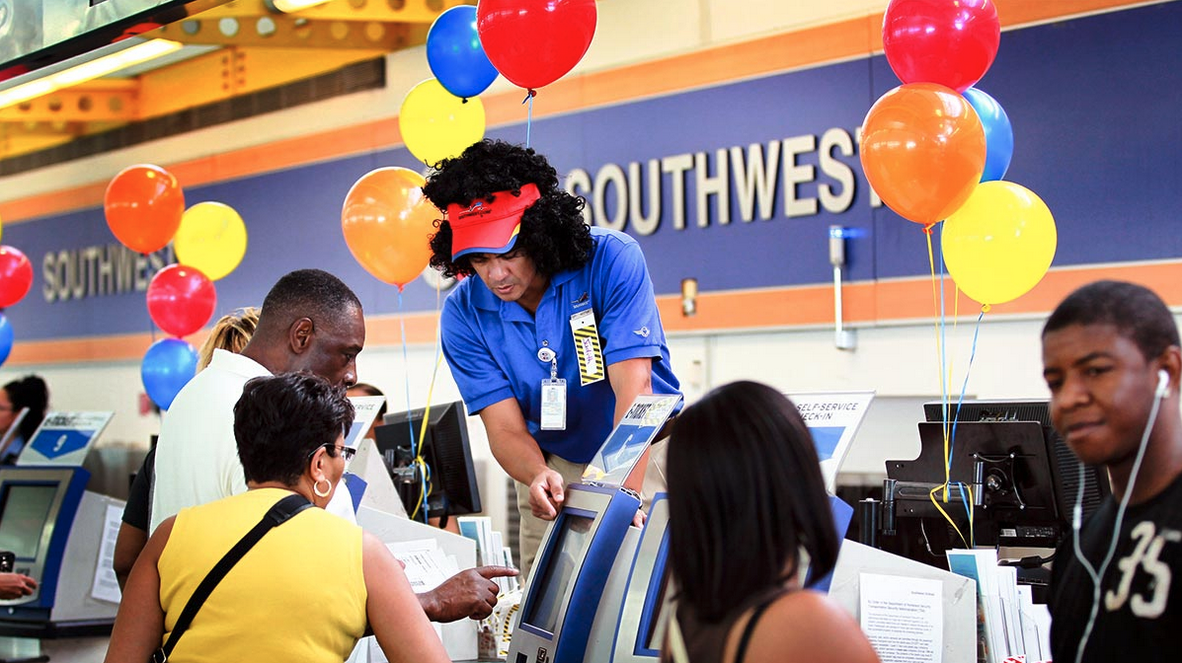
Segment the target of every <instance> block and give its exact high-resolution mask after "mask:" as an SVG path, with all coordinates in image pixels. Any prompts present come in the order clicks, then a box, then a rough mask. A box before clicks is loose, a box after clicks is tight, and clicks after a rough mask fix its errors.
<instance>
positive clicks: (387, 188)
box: [341, 167, 439, 293]
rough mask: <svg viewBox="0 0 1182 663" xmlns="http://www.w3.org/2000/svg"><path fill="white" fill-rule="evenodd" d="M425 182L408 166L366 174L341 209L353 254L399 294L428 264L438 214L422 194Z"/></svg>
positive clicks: (353, 188)
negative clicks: (394, 287) (396, 287)
mask: <svg viewBox="0 0 1182 663" xmlns="http://www.w3.org/2000/svg"><path fill="white" fill-rule="evenodd" d="M424 184H426V180H425V179H424V178H423V176H422V175H420V174H418V173H416V172H415V171H413V170H410V169H408V168H398V167H389V168H379V169H377V170H373V171H370V172H369V173H366V174H365V175H363V176H362V177H361V178H360V179H359V180H357V182H356V183H355V184H353V187H352V188H350V189H349V193H348V194H347V195H346V196H345V203H344V205H343V206H342V207H341V231H342V232H343V233H344V235H345V243H346V244H347V245H348V246H349V251H350V252H351V253H352V254H353V257H354V258H355V259H356V260H357V262H358V263H360V264H361V266H362V267H364V268H365V270H366V271H367V272H369V273H370V274H372V275H373V276H374V277H376V278H377V279H378V280H380V281H382V282H384V283H389V284H391V285H395V286H398V291H399V293H401V292H402V289H403V288H404V287H405V286H406V284H407V283H410V282H411V281H413V280H414V279H415V278H416V277H417V276H418V275H419V274H420V273H422V271H423V270H424V269H425V268H426V267H427V263H428V261H429V260H430V259H431V246H430V243H429V242H430V238H431V235H432V234H434V232H435V219H436V218H438V216H439V212H438V210H436V209H435V207H434V206H433V205H432V204H431V203H430V201H428V200H427V198H426V197H425V196H424V195H423V189H422V187H423V185H424Z"/></svg>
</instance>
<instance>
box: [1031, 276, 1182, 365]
mask: <svg viewBox="0 0 1182 663" xmlns="http://www.w3.org/2000/svg"><path fill="white" fill-rule="evenodd" d="M1071 325H1085V326H1086V325H1111V326H1112V327H1114V328H1116V330H1117V333H1119V334H1120V335H1121V336H1124V337H1125V338H1127V339H1129V340H1131V341H1132V342H1133V343H1135V344H1136V345H1137V349H1139V350H1140V351H1141V354H1142V355H1143V356H1144V357H1145V359H1155V358H1157V357H1160V356H1161V354H1162V353H1163V352H1165V350H1166V348H1168V347H1170V346H1171V345H1179V342H1178V325H1177V323H1175V322H1174V315H1173V314H1172V313H1170V309H1169V308H1168V307H1167V306H1166V304H1165V302H1163V301H1162V300H1161V298H1160V297H1158V296H1157V295H1156V294H1154V292H1153V291H1152V290H1150V289H1149V288H1146V287H1144V286H1140V285H1137V284H1135V283H1125V282H1122V281H1096V282H1095V283H1089V284H1088V285H1085V286H1083V287H1081V288H1079V289H1077V290H1076V291H1075V292H1073V293H1071V294H1070V295H1067V298H1066V299H1064V300H1063V301H1062V302H1060V303H1059V305H1058V306H1056V307H1055V310H1054V311H1053V312H1052V313H1051V316H1050V317H1049V318H1047V322H1046V324H1045V325H1043V328H1042V335H1043V337H1046V335H1047V334H1049V333H1051V332H1053V331H1058V330H1060V329H1063V328H1064V327H1069V326H1071Z"/></svg>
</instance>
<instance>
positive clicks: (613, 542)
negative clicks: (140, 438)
mask: <svg viewBox="0 0 1182 663" xmlns="http://www.w3.org/2000/svg"><path fill="white" fill-rule="evenodd" d="M638 508H640V500H638V499H636V498H635V497H633V496H632V495H629V494H628V493H625V492H624V491H622V490H620V489H618V488H612V487H606V486H592V485H587V484H572V485H570V486H568V487H567V491H566V500H565V505H564V506H563V508H562V510H561V511H560V512H559V514H558V518H557V519H555V520H554V522H553V523H552V524H551V525H550V527H549V528H548V529H547V530H546V535H545V536H544V537H543V539H542V543H541V546H540V547H539V549H538V557H537V561H536V562H535V563H534V566H533V570H532V571H531V575H530V577H529V578H528V579H527V581H526V587H525V595H524V598H523V600H522V602H521V619H520V621H519V623H518V624H517V628H516V630H515V631H514V632H513V637H512V640H511V645H510V649H509V659H508V660H509V661H510V662H511V663H582V662H583V661H585V660H586V659H585V657H586V655H587V650H588V646H589V641H590V636H591V631H592V627H593V625H594V624H595V622H596V618H597V613H599V614H603V613H602V612H601V611H600V602H601V599H603V596H604V594H605V588H606V587H608V586H609V585H612V584H613V582H612V581H611V580H610V576H612V572H613V570H616V569H617V568H619V566H618V561H619V560H620V558H621V555H623V556H624V557H626V558H627V559H626V560H625V563H629V562H631V559H632V554H633V552H634V550H635V548H634V546H635V539H633V547H632V548H629V547H628V546H626V545H625V536H626V535H627V534H628V532H629V529H630V527H631V524H632V517H633V516H634V515H636V510H637V509H638ZM621 577H622V575H621ZM618 605H619V604H618V603H615V604H614V605H608V604H605V608H607V609H610V610H618ZM608 643H609V646H610V640H609V641H608Z"/></svg>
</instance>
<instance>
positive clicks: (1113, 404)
mask: <svg viewBox="0 0 1182 663" xmlns="http://www.w3.org/2000/svg"><path fill="white" fill-rule="evenodd" d="M1042 348H1043V376H1044V377H1045V378H1046V382H1047V386H1048V387H1049V388H1050V391H1051V419H1052V421H1053V423H1054V425H1055V428H1056V430H1058V431H1059V433H1060V434H1061V435H1062V436H1063V439H1064V440H1065V441H1066V443H1067V445H1068V446H1069V447H1070V448H1071V450H1072V451H1073V452H1074V453H1075V455H1076V456H1077V457H1079V459H1080V460H1081V461H1082V462H1083V463H1084V464H1086V465H1103V466H1105V467H1106V468H1107V469H1108V476H1109V481H1110V483H1111V487H1112V496H1111V497H1109V498H1106V499H1105V501H1104V502H1103V503H1101V505H1100V507H1099V508H1097V510H1096V511H1095V512H1094V513H1093V514H1092V515H1091V516H1090V517H1089V518H1088V519H1087V521H1086V522H1081V521H1082V516H1081V507H1080V506H1079V505H1080V504H1081V503H1082V496H1077V497H1076V508H1075V513H1074V522H1073V532H1072V536H1071V538H1070V539H1068V540H1065V541H1064V542H1063V543H1062V544H1061V545H1060V546H1059V550H1058V551H1057V552H1056V553H1055V561H1054V567H1053V570H1052V579H1051V591H1050V600H1049V601H1048V603H1049V607H1050V610H1051V619H1052V622H1051V652H1052V655H1053V658H1054V660H1055V661H1058V662H1059V663H1070V662H1072V661H1074V662H1075V663H1080V662H1082V661H1089V662H1094V661H1115V660H1130V661H1139V662H1145V661H1177V660H1179V656H1180V654H1179V651H1182V649H1180V647H1182V577H1180V578H1178V579H1177V581H1176V582H1175V576H1176V575H1178V576H1182V414H1180V413H1179V374H1180V372H1182V350H1180V349H1179V338H1178V327H1177V325H1176V323H1175V322H1174V316H1173V315H1172V314H1171V313H1170V311H1169V309H1168V308H1167V307H1166V305H1165V303H1164V302H1162V300H1161V299H1160V298H1159V297H1158V296H1157V295H1155V294H1154V293H1153V292H1152V291H1150V290H1148V289H1146V288H1144V287H1142V286H1139V285H1134V284H1131V283H1120V282H1116V281H1099V282H1096V283H1092V284H1089V285H1086V286H1084V287H1082V288H1080V289H1078V290H1076V291H1075V292H1073V293H1071V294H1070V295H1069V296H1068V297H1067V298H1066V299H1065V300H1063V302H1062V303H1060V304H1059V306H1058V307H1057V308H1056V309H1055V311H1054V312H1053V313H1051V316H1050V318H1048V319H1047V322H1046V325H1045V326H1044V327H1043V332H1042ZM1081 473H1082V468H1081ZM1079 483H1080V485H1081V486H1082V485H1083V481H1082V476H1081V481H1080V482H1079Z"/></svg>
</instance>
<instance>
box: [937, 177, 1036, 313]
mask: <svg viewBox="0 0 1182 663" xmlns="http://www.w3.org/2000/svg"><path fill="white" fill-rule="evenodd" d="M942 237H943V239H942V244H941V245H942V247H943V250H944V263H945V264H946V265H948V273H949V274H951V275H952V280H953V281H956V285H957V286H958V287H959V288H960V289H961V290H962V291H964V293H965V294H966V295H968V296H969V297H971V298H973V299H975V300H976V301H978V302H980V303H982V304H1001V303H1003V302H1008V301H1010V300H1013V299H1017V298H1018V297H1021V296H1022V295H1024V294H1026V293H1027V292H1029V291H1030V289H1031V288H1033V287H1034V286H1035V285H1037V284H1038V282H1039V281H1040V280H1042V277H1043V276H1044V275H1045V274H1046V273H1047V269H1049V268H1050V266H1051V260H1053V259H1054V257H1055V247H1056V245H1057V243H1058V235H1057V233H1056V230H1055V219H1054V217H1052V216H1051V210H1049V209H1047V206H1046V203H1044V202H1043V201H1042V199H1041V198H1039V197H1038V196H1037V195H1035V194H1034V192H1033V191H1031V190H1029V189H1027V188H1026V187H1023V186H1021V185H1019V184H1014V183H1013V182H1005V181H993V182H983V183H981V184H979V185H977V188H976V189H974V190H973V194H972V195H971V196H969V199H968V201H966V202H965V204H964V205H963V206H961V208H960V209H958V210H957V211H956V212H954V213H953V214H952V215H951V216H949V217H948V218H947V219H946V220H945V221H944V229H943V233H942Z"/></svg>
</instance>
